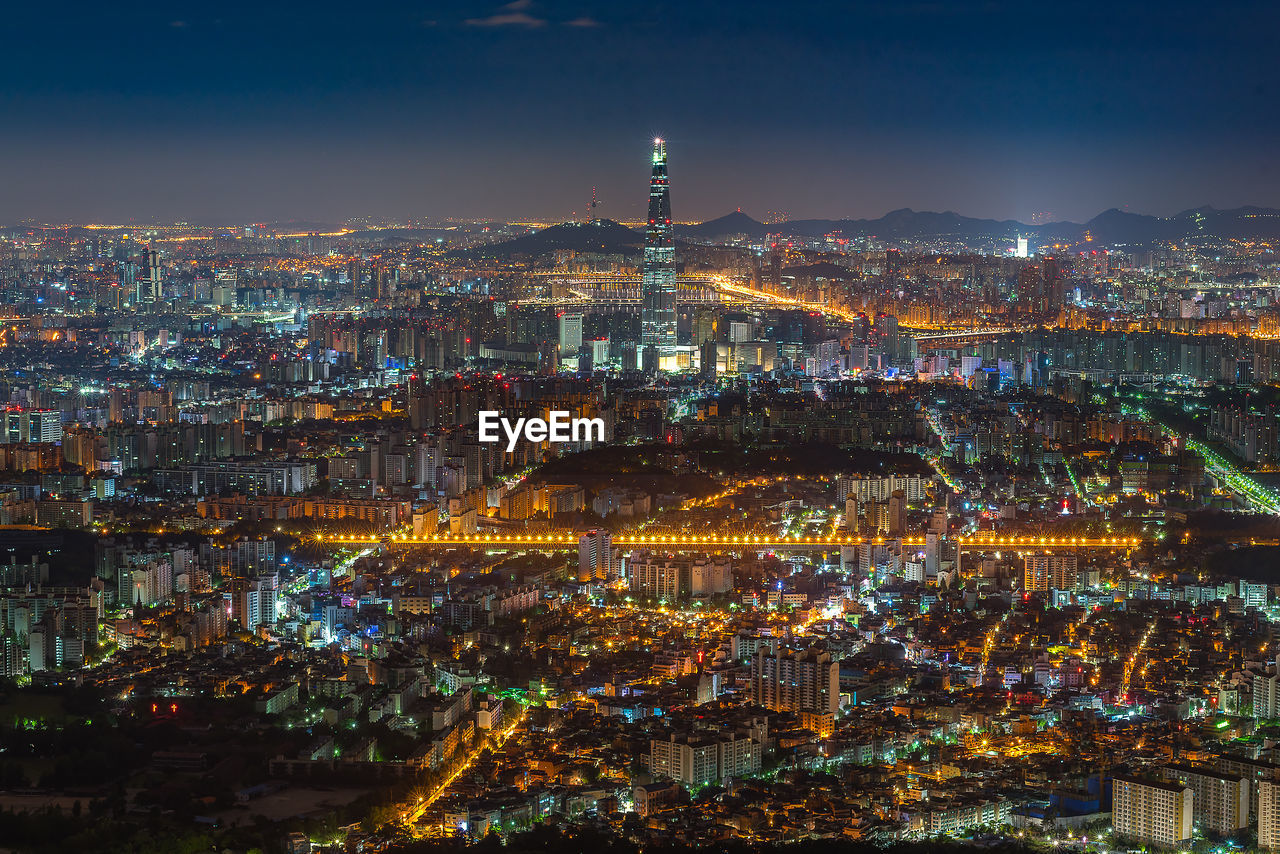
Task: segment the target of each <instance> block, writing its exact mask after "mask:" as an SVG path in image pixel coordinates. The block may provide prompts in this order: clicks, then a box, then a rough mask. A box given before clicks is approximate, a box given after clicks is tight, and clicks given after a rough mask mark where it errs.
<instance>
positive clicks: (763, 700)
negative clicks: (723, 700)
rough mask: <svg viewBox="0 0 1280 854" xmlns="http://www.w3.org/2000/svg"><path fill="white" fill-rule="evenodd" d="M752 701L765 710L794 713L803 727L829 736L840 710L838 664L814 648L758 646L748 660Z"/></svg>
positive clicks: (829, 654)
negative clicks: (754, 654) (751, 657)
mask: <svg viewBox="0 0 1280 854" xmlns="http://www.w3.org/2000/svg"><path fill="white" fill-rule="evenodd" d="M751 700H752V702H754V703H757V704H759V705H761V706H764V707H765V708H766V709H773V710H774V711H778V712H794V713H796V714H798V715H800V718H801V722H802V725H803V726H805V727H808V728H809V729H812V730H813V731H814V732H817V733H818V734H819V735H830V734H831V731H832V729H833V728H834V721H835V713H836V710H837V709H838V708H839V707H840V664H839V662H837V661H835V660H834V659H833V658H832V657H831V653H829V652H825V651H823V650H820V649H817V648H809V649H794V648H786V647H783V648H780V649H777V650H774V649H770V648H767V647H765V646H761V647H760V648H759V649H758V650H756V656H755V658H753V659H752V660H751Z"/></svg>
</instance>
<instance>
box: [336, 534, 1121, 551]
mask: <svg viewBox="0 0 1280 854" xmlns="http://www.w3.org/2000/svg"><path fill="white" fill-rule="evenodd" d="M315 539H316V541H317V542H323V543H332V544H333V545H334V546H340V547H341V546H353V545H355V546H360V545H363V546H377V545H384V546H387V547H393V548H423V547H426V548H458V547H469V548H490V549H504V548H528V549H542V550H556V551H558V550H563V549H573V548H577V545H578V534H577V533H576V532H570V531H558V532H554V533H546V534H523V533H521V534H501V533H493V534H435V535H432V536H428V537H412V536H409V535H407V534H392V535H390V536H386V537H371V536H368V535H347V536H342V535H331V536H324V535H319V534H317V535H316V538H315ZM612 541H613V545H614V547H615V548H646V549H672V550H676V551H682V550H683V551H688V550H699V549H724V550H729V551H735V550H738V551H761V550H765V551H768V550H776V551H830V550H834V549H838V548H840V547H842V546H860V545H871V544H883V543H891V542H895V541H896V540H895V539H894V538H886V537H857V536H840V535H835V536H825V537H799V536H792V537H786V538H783V537H778V536H777V535H776V534H760V535H751V534H742V535H735V536H727V535H717V534H706V535H697V534H664V533H646V534H616V535H614V536H613V538H612ZM954 541H955V543H956V544H957V545H958V546H959V547H960V548H962V549H965V550H969V551H974V550H980V549H991V548H1014V549H1017V548H1027V549H1063V548H1071V549H1126V550H1127V549H1134V548H1137V547H1138V546H1140V545H1142V543H1144V542H1146V540H1144V539H1143V538H1140V537H1039V536H1005V535H1000V534H994V533H979V534H973V535H971V536H967V537H957V538H955V540H954ZM901 542H902V545H903V546H907V547H922V546H924V544H925V539H924V537H919V536H912V537H902V538H901Z"/></svg>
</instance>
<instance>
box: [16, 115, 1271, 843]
mask: <svg viewBox="0 0 1280 854" xmlns="http://www.w3.org/2000/svg"><path fill="white" fill-rule="evenodd" d="M649 153H650V155H651V156H650V157H649V164H648V171H649V203H648V217H647V220H646V221H642V222H639V223H618V222H613V221H610V220H607V219H602V218H599V217H598V216H596V215H595V212H594V205H592V206H589V207H588V214H587V215H586V216H583V217H580V218H578V219H576V220H573V221H569V222H564V223H558V224H547V223H504V222H461V221H452V222H421V223H418V222H415V223H397V222H348V223H343V224H340V225H335V226H325V227H320V226H319V225H318V224H317V225H315V226H309V227H305V228H299V227H297V226H296V225H289V224H270V223H255V224H250V225H243V226H236V227H234V228H229V227H197V226H186V225H181V224H179V225H168V226H158V225H157V226H111V225H97V224H94V225H64V226H57V227H54V226H36V225H21V226H15V227H10V228H6V229H4V231H3V233H2V235H0V236H2V239H3V242H2V243H0V294H2V296H0V300H2V302H3V304H4V306H5V312H6V314H5V318H4V329H3V338H2V343H3V347H2V348H0V371H3V384H4V389H5V392H6V394H7V407H6V409H5V410H4V413H3V417H4V428H5V429H4V432H3V444H2V445H0V450H2V451H3V457H2V458H0V459H2V462H3V467H4V470H5V475H4V481H3V483H2V484H0V522H2V523H3V528H0V543H2V544H3V546H4V548H5V550H6V551H7V553H8V554H7V556H5V558H4V563H3V564H0V581H2V585H3V586H2V588H0V615H3V638H2V640H0V644H2V646H0V675H2V676H3V677H4V679H5V680H6V681H5V683H4V686H5V687H4V689H3V696H2V699H0V707H2V708H3V712H4V713H3V716H2V717H0V727H2V728H0V739H2V741H0V754H2V755H0V785H2V786H3V787H4V788H3V791H2V792H0V807H2V808H3V812H0V823H3V825H4V828H5V830H4V836H5V838H6V839H10V840H13V843H12V845H13V847H14V848H15V850H26V848H27V847H29V848H30V849H32V850H34V849H40V848H41V846H42V845H43V846H44V847H45V849H48V850H54V849H57V850H71V847H70V841H71V840H74V841H75V846H74V847H76V848H77V849H79V850H98V847H102V848H103V850H174V851H176V850H192V851H194V850H207V849H208V848H209V847H210V846H213V847H214V848H215V849H218V850H231V851H241V850H249V849H258V850H263V851H288V852H293V854H306V852H313V851H317V852H318V851H339V850H366V851H383V850H386V851H396V850H405V851H408V850H417V849H416V848H415V846H425V847H423V848H422V850H432V849H430V846H432V845H440V844H446V843H447V844H451V845H460V844H466V843H468V842H474V843H479V842H481V841H482V840H496V841H498V842H499V843H500V842H501V841H502V840H505V839H518V838H520V835H521V834H527V833H530V832H532V831H533V830H534V829H535V828H540V829H542V830H543V831H546V832H551V831H554V832H556V833H559V834H564V835H567V836H568V837H569V838H572V837H574V835H575V834H591V835H592V836H591V838H596V839H600V838H605V839H611V840H615V841H624V842H626V843H628V844H633V845H636V846H638V847H640V848H644V847H655V846H660V845H669V844H672V843H679V844H684V845H688V846H697V847H701V846H723V845H726V844H729V843H730V842H733V841H737V842H745V843H751V844H782V843H793V842H798V841H802V840H813V839H827V840H842V841H844V842H851V841H853V842H863V843H868V844H891V843H901V842H903V841H907V840H922V839H933V838H938V837H943V836H945V837H952V838H955V839H959V840H978V841H980V840H987V841H988V843H987V844H990V841H991V840H1000V839H1004V840H1006V841H1008V842H1013V841H1014V840H1016V841H1017V844H1019V845H1053V846H1062V845H1067V846H1071V847H1075V848H1076V849H1078V850H1082V851H1097V852H1110V851H1112V850H1126V849H1128V848H1137V847H1142V846H1153V847H1167V848H1172V849H1182V850H1188V849H1192V848H1195V849H1197V850H1202V849H1203V850H1208V849H1210V848H1213V849H1219V848H1221V847H1222V846H1234V847H1260V848H1273V847H1277V846H1280V757H1277V756H1276V755H1275V744H1276V736H1277V734H1278V733H1280V724H1277V719H1280V672H1278V670H1277V660H1278V659H1280V646H1278V645H1277V644H1276V643H1275V639H1274V635H1273V621H1274V620H1275V619H1280V595H1278V594H1280V577H1277V574H1276V567H1277V566H1280V561H1278V560H1277V556H1280V520H1278V519H1277V516H1280V475H1277V474H1276V472H1277V466H1278V465H1280V433H1278V432H1277V422H1276V410H1275V405H1276V397H1277V391H1276V386H1277V383H1280V306H1278V305H1277V298H1278V296H1280V292H1278V290H1277V285H1276V284H1275V283H1274V282H1275V277H1276V276H1277V266H1276V265H1277V262H1276V260H1275V253H1274V244H1275V241H1276V239H1277V234H1276V233H1275V232H1277V228H1276V225H1274V224H1273V223H1275V222H1280V212H1267V211H1261V210H1258V209H1249V210H1243V211H1196V212H1191V213H1189V214H1187V215H1186V216H1185V217H1182V218H1174V219H1172V220H1160V221H1159V222H1158V224H1157V225H1155V226H1153V225H1152V223H1147V222H1142V221H1140V220H1141V218H1140V217H1137V216H1136V215H1125V216H1117V215H1115V214H1104V215H1102V216H1100V217H1099V218H1097V219H1096V220H1094V221H1091V222H1089V223H1087V224H1084V225H1080V226H1076V225H1072V224H1070V223H1050V224H1041V225H1038V226H1031V225H1029V226H1017V225H1016V224H1015V225H1014V226H1013V227H1012V228H1010V227H1008V225H1007V224H1005V223H995V222H991V221H984V220H970V219H965V218H963V217H957V216H954V215H949V216H945V217H944V216H939V215H930V214H915V213H912V212H910V211H903V212H896V213H895V214H893V215H890V217H886V218H885V219H884V220H882V221H880V222H877V223H874V224H873V225H870V226H868V225H866V224H858V223H854V222H821V221H793V220H789V219H786V218H783V217H777V218H775V221H772V222H769V223H767V224H766V223H761V222H758V221H756V220H754V219H751V218H750V217H748V216H747V215H746V214H744V213H742V212H735V213H733V214H730V215H729V216H727V217H724V218H722V219H720V220H714V221H711V222H706V223H701V224H682V223H680V222H679V221H678V220H675V219H673V216H672V211H673V208H672V193H671V186H670V182H671V181H672V179H671V177H670V176H669V174H668V157H669V154H670V156H672V157H674V158H675V159H674V160H673V162H674V163H675V164H678V163H679V160H678V153H677V152H676V151H674V150H673V151H671V152H670V153H669V152H668V146H667V144H666V143H665V142H664V141H663V140H661V139H657V140H654V141H653V142H652V146H651V149H650V152H649ZM637 162H638V159H637ZM636 172H637V174H636V185H637V191H638V192H639V187H640V181H641V180H642V176H643V172H641V171H640V169H637V170H636ZM672 174H674V175H676V176H678V175H679V170H678V168H676V169H673V170H672ZM675 184H676V186H677V187H678V186H679V182H678V180H676V182H675ZM677 198H678V195H677ZM1206 222H1208V225H1206ZM1153 228H1155V229H1157V230H1162V231H1163V232H1165V234H1160V235H1156V236H1151V235H1150V234H1149V232H1150V231H1151V230H1152V229H1153ZM872 229H874V232H873V231H872ZM1144 232H1147V233H1148V234H1146V236H1144V234H1143V233H1144ZM1126 233H1128V234H1126ZM486 413H489V414H495V413H497V414H501V416H502V418H504V419H506V421H505V422H504V423H505V426H504V427H503V430H504V431H506V432H505V433H504V434H503V435H502V436H501V437H499V436H498V435H496V434H493V435H486V428H485V417H486ZM557 413H558V414H559V415H557ZM494 417H496V415H495V416H494ZM557 417H560V418H567V419H572V420H573V422H575V425H576V422H578V421H581V422H583V424H584V425H585V426H586V427H588V428H589V429H586V430H578V429H577V426H575V427H574V429H573V430H572V431H569V430H568V428H567V427H566V429H565V430H562V431H557V430H556V429H555V423H556V419H557ZM520 419H524V421H520ZM495 423H496V422H495ZM513 423H519V424H520V425H522V426H520V427H512V424H513ZM538 423H540V424H541V428H540V429H541V433H538V432H537V429H538V428H534V427H530V426H529V425H531V424H538ZM592 427H595V428H597V429H590V428H592ZM495 429H496V428H495ZM489 432H490V433H492V432H493V431H489ZM54 826H56V827H58V832H57V834H54V832H53V831H52V828H53V827H54ZM68 834H69V835H68ZM53 838H56V839H58V840H59V841H58V842H57V843H50V842H49V840H50V839H53ZM50 844H53V848H49V845H50ZM61 845H67V846H69V847H66V848H58V846H61ZM95 846H98V847H95ZM111 846H117V847H111Z"/></svg>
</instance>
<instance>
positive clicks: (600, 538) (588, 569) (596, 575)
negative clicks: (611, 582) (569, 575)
mask: <svg viewBox="0 0 1280 854" xmlns="http://www.w3.org/2000/svg"><path fill="white" fill-rule="evenodd" d="M610 539H611V538H610V534H609V532H608V531H605V530H602V529H598V528H597V529H595V530H592V531H587V532H585V533H583V534H582V535H581V536H579V537H578V580H579V581H593V580H597V581H601V580H604V579H605V578H607V577H608V576H609V569H610V567H611V566H612V563H613V547H612V545H611V542H610Z"/></svg>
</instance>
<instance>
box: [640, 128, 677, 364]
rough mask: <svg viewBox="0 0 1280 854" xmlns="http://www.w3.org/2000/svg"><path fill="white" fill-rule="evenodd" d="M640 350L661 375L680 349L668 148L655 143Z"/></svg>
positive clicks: (645, 241) (659, 140)
mask: <svg viewBox="0 0 1280 854" xmlns="http://www.w3.org/2000/svg"><path fill="white" fill-rule="evenodd" d="M640 290H641V295H642V298H643V301H642V303H641V309H640V346H641V352H642V354H643V355H642V357H641V358H642V360H643V361H642V365H643V367H644V370H645V372H646V373H656V372H657V371H658V367H659V364H660V362H661V358H662V357H663V356H669V355H671V354H672V353H674V352H675V348H676V242H675V237H674V234H673V231H672V227H671V194H670V188H669V186H668V181H667V144H666V143H665V142H663V141H662V140H661V139H655V140H654V141H653V174H652V176H651V177H650V178H649V224H648V227H647V228H646V229H645V238H644V272H643V274H642V276H641V288H640Z"/></svg>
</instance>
